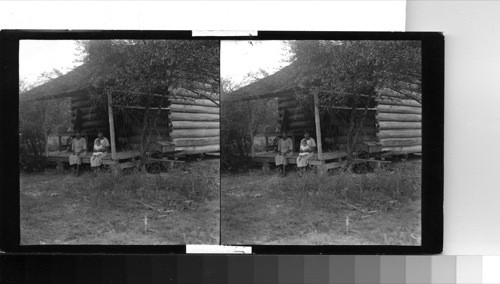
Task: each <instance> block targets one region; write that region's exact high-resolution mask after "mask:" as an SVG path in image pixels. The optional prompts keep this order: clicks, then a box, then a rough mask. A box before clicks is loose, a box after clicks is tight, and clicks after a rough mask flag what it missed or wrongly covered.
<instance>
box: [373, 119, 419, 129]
mask: <svg viewBox="0 0 500 284" xmlns="http://www.w3.org/2000/svg"><path fill="white" fill-rule="evenodd" d="M421 128H422V123H421V122H413V121H381V122H379V129H383V130H385V129H421Z"/></svg>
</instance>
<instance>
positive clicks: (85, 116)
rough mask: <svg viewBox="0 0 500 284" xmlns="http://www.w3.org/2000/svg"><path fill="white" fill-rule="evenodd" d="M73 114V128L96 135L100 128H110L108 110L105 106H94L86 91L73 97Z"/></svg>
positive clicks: (105, 129)
mask: <svg viewBox="0 0 500 284" xmlns="http://www.w3.org/2000/svg"><path fill="white" fill-rule="evenodd" d="M71 116H72V118H71V123H72V126H73V129H75V130H80V131H82V133H84V134H87V135H96V134H97V131H99V130H101V131H107V130H108V129H109V121H108V117H107V112H106V111H105V110H104V109H103V108H100V107H93V106H92V102H91V100H90V97H89V95H88V93H87V92H86V91H82V92H81V94H79V95H78V96H74V97H72V98H71ZM88 144H89V145H90V144H91V143H88ZM89 147H92V146H91V145H90V146H89Z"/></svg>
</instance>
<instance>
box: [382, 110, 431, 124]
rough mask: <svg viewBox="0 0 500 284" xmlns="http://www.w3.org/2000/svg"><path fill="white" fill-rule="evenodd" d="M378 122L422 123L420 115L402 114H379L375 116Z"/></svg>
mask: <svg viewBox="0 0 500 284" xmlns="http://www.w3.org/2000/svg"><path fill="white" fill-rule="evenodd" d="M377 118H378V120H379V121H413V122H418V121H422V115H420V114H402V113H386V112H379V113H378V115H377Z"/></svg>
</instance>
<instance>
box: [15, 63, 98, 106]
mask: <svg viewBox="0 0 500 284" xmlns="http://www.w3.org/2000/svg"><path fill="white" fill-rule="evenodd" d="M88 75H89V74H88V72H87V68H86V66H85V65H80V66H77V67H75V68H74V69H73V70H71V71H69V72H68V73H66V74H64V75H62V76H59V77H57V78H54V79H52V80H49V81H48V82H46V83H44V84H42V85H39V86H37V87H35V88H33V89H31V90H29V91H27V92H24V93H23V94H21V98H23V99H27V100H43V99H57V98H63V97H69V96H71V95H73V94H75V93H77V92H78V91H81V90H83V89H85V88H87V87H90V83H89V80H88Z"/></svg>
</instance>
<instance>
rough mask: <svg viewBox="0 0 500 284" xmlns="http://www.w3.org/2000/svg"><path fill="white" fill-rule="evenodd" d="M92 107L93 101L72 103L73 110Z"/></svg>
mask: <svg viewBox="0 0 500 284" xmlns="http://www.w3.org/2000/svg"><path fill="white" fill-rule="evenodd" d="M90 106H92V101H90V100H84V101H78V102H72V103H71V107H72V108H81V107H90Z"/></svg>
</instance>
